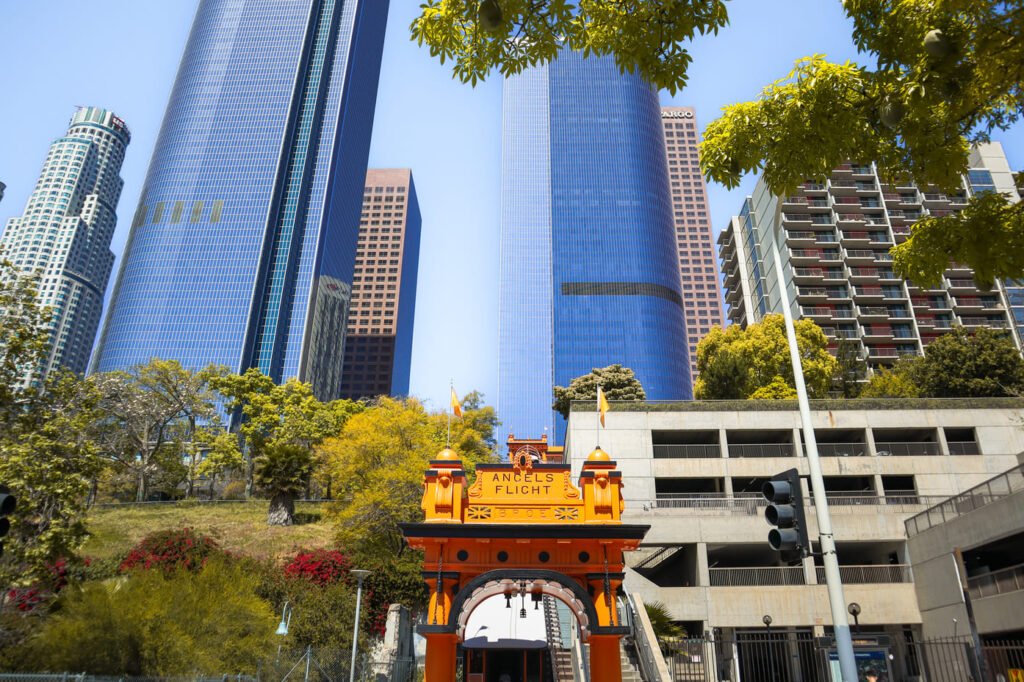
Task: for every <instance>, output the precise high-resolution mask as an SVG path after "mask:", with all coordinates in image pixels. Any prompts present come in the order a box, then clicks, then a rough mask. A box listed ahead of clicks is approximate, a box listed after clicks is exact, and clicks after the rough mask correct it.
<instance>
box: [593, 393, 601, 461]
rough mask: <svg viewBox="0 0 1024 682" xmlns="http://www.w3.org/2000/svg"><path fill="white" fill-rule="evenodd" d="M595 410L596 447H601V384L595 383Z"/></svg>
mask: <svg viewBox="0 0 1024 682" xmlns="http://www.w3.org/2000/svg"><path fill="white" fill-rule="evenodd" d="M595 408H596V409H595V410H594V411H595V412H596V413H597V449H598V450H600V449H601V384H598V385H597V405H595Z"/></svg>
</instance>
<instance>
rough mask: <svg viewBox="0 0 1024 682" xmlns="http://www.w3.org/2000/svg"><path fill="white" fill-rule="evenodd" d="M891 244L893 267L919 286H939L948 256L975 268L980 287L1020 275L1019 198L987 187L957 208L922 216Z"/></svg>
mask: <svg viewBox="0 0 1024 682" xmlns="http://www.w3.org/2000/svg"><path fill="white" fill-rule="evenodd" d="M910 230H911V231H910V238H909V239H907V240H906V241H905V242H903V243H902V244H897V245H896V246H895V247H893V249H892V255H893V269H894V270H895V271H896V273H897V274H898V275H899V276H900V277H905V278H907V279H909V280H911V281H913V282H915V283H916V284H918V285H919V286H921V287H923V288H929V289H930V288H935V287H938V286H939V285H940V283H941V281H942V273H943V272H944V271H945V270H946V268H948V267H949V262H950V260H953V261H954V262H957V263H966V264H968V265H970V266H971V267H972V268H973V269H974V279H975V281H976V282H977V283H978V285H979V286H980V287H983V288H985V289H990V288H992V287H993V286H994V285H995V282H996V281H997V280H1001V279H1006V278H1016V277H1020V276H1021V275H1022V274H1024V203H1016V204H1011V203H1010V201H1009V200H1008V199H1007V197H1006V196H1005V195H1003V194H999V193H995V192H991V193H988V194H982V195H980V196H977V197H974V198H972V199H971V201H970V204H968V206H967V207H966V208H965V209H964V210H963V211H961V212H960V213H955V214H953V213H951V214H949V215H945V216H926V217H924V218H922V219H921V220H918V221H917V222H916V223H914V225H913V226H912V227H911V228H910Z"/></svg>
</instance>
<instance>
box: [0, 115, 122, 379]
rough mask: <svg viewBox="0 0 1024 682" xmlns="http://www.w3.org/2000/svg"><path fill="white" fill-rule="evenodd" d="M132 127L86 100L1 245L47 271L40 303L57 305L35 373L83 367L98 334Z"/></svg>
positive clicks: (16, 259)
mask: <svg viewBox="0 0 1024 682" xmlns="http://www.w3.org/2000/svg"><path fill="white" fill-rule="evenodd" d="M130 141H131V134H130V133H129V131H128V128H127V126H125V124H124V121H122V120H121V119H120V118H118V117H117V116H115V115H114V113H113V112H111V111H107V110H106V109H100V108H98V107H80V108H79V109H78V110H77V111H76V112H75V114H74V116H72V117H71V123H70V125H69V126H68V131H67V133H66V134H65V135H64V136H63V137H60V138H57V139H56V140H55V141H54V142H53V144H51V145H50V152H49V154H47V156H46V161H44V162H43V170H42V172H41V173H40V174H39V180H38V181H37V182H36V187H35V190H33V192H32V195H31V196H30V197H29V200H28V204H27V205H26V206H25V212H24V213H23V214H22V215H21V216H20V217H18V218H11V219H10V220H8V221H7V226H6V228H5V230H4V233H3V237H0V251H3V253H4V256H5V257H7V258H9V259H10V260H11V261H12V262H13V263H14V264H15V265H16V266H17V267H18V268H20V269H21V270H22V271H24V272H37V273H38V274H39V303H40V304H41V305H43V306H46V307H49V308H51V309H52V311H53V318H52V320H51V322H50V346H49V350H48V353H47V357H46V359H45V360H44V362H43V364H42V366H41V367H40V368H38V371H37V372H35V373H34V374H33V377H32V379H34V380H41V379H43V378H44V377H45V376H46V374H47V373H49V372H50V371H52V370H54V369H57V368H67V369H69V370H71V371H73V372H78V373H82V372H85V369H86V367H87V365H88V363H89V354H90V353H91V351H92V344H93V341H94V340H95V338H96V329H97V327H98V326H99V323H100V315H101V314H102V312H103V296H104V294H105V293H106V290H107V281H108V280H109V279H110V269H111V267H113V264H114V254H113V253H112V252H111V251H110V240H111V238H112V237H113V236H114V228H115V227H116V226H117V213H116V211H117V202H118V199H119V198H120V196H121V188H122V187H123V185H124V181H123V180H121V177H120V175H119V173H120V172H121V164H122V163H123V162H124V153H125V149H126V148H127V147H128V143H129V142H130Z"/></svg>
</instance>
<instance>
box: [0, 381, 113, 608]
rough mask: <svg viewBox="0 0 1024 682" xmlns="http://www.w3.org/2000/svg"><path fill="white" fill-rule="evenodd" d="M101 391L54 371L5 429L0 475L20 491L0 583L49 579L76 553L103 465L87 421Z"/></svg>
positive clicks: (93, 415) (94, 416)
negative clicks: (58, 564)
mask: <svg viewBox="0 0 1024 682" xmlns="http://www.w3.org/2000/svg"><path fill="white" fill-rule="evenodd" d="M97 403H98V396H97V394H96V392H95V391H94V390H93V387H92V385H91V384H90V383H89V382H85V381H82V380H80V379H78V378H77V377H75V376H74V375H71V374H62V373H56V374H52V375H51V376H50V377H49V378H48V379H47V382H46V385H45V390H44V391H42V392H34V393H32V394H31V396H30V397H29V399H27V400H26V401H23V402H22V408H23V409H22V410H21V411H20V412H19V413H18V415H17V417H16V418H14V419H12V420H10V421H9V422H8V424H7V428H6V429H3V430H0V481H2V482H3V483H4V484H5V485H7V486H9V487H10V488H11V491H12V492H13V494H14V495H15V496H16V497H17V498H18V508H17V509H16V510H15V512H14V514H13V515H12V516H11V517H10V521H11V530H10V535H8V537H7V538H6V539H5V547H4V555H3V558H2V559H0V588H3V587H5V586H9V585H28V584H31V583H35V582H38V581H43V582H45V581H46V580H47V579H48V577H49V567H50V566H52V565H53V564H54V563H55V562H56V561H57V560H58V559H62V558H67V559H70V558H72V557H74V555H75V553H76V552H77V550H78V548H79V546H80V545H81V543H82V541H83V540H84V539H85V536H86V530H85V525H84V523H83V521H84V516H85V509H86V504H87V500H88V497H89V490H90V485H91V482H92V480H94V479H95V477H96V476H97V475H98V474H99V472H100V470H101V469H102V466H103V465H102V460H101V459H100V457H99V455H98V448H97V446H96V444H95V443H94V442H93V441H92V440H91V439H90V438H89V436H88V431H89V426H90V425H91V424H92V423H93V422H94V421H95V420H96V419H97V417H98V412H97Z"/></svg>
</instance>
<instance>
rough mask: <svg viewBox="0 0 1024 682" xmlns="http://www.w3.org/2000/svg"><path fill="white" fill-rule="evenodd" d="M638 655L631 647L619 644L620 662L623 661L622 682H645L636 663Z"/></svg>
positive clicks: (622, 643) (623, 643)
mask: <svg viewBox="0 0 1024 682" xmlns="http://www.w3.org/2000/svg"><path fill="white" fill-rule="evenodd" d="M635 659H636V655H635V654H634V653H633V649H632V648H631V647H627V646H626V643H625V642H624V641H623V642H621V643H620V644H619V660H621V661H622V682H644V678H643V676H642V675H640V667H639V665H637V662H636V660H635Z"/></svg>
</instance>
